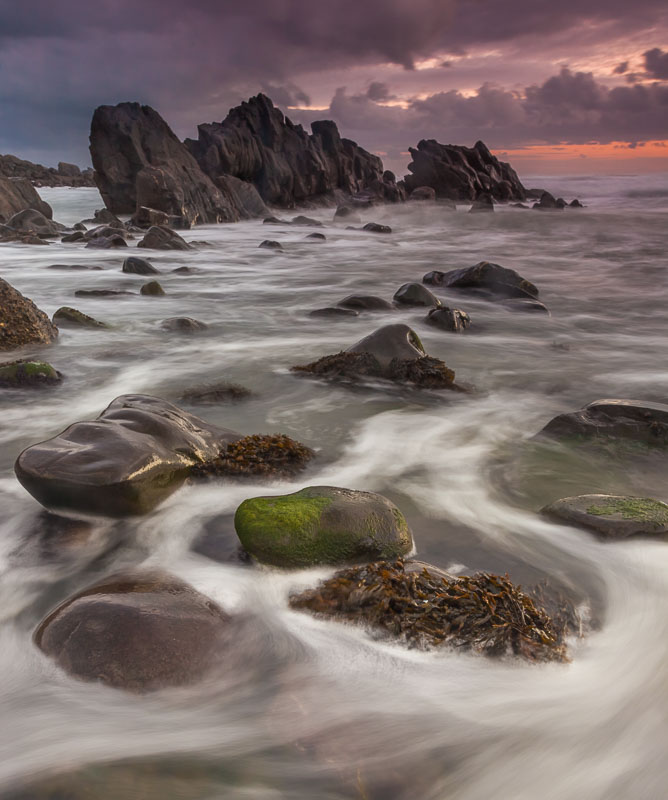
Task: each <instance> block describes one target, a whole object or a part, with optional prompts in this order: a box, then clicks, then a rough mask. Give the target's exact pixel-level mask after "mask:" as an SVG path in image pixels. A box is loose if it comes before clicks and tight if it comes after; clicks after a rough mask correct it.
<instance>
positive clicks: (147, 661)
mask: <svg viewBox="0 0 668 800" xmlns="http://www.w3.org/2000/svg"><path fill="white" fill-rule="evenodd" d="M229 633H230V618H229V616H228V615H227V614H226V613H225V612H224V611H223V610H222V609H221V608H220V607H219V606H218V605H217V604H216V603H214V602H213V600H211V599H209V598H208V597H206V596H205V595H203V594H201V593H200V592H198V591H196V590H195V589H194V588H193V587H192V586H190V585H189V584H187V583H184V582H183V581H182V580H180V579H179V578H177V577H175V576H174V575H170V574H168V573H165V572H159V571H157V570H154V571H139V570H137V571H135V572H124V573H118V574H115V575H111V576H109V577H107V578H104V579H103V580H101V581H99V582H98V583H95V584H93V585H92V586H89V587H88V588H87V589H84V590H83V591H81V592H78V593H77V594H75V595H73V596H72V597H70V598H68V599H67V600H65V602H63V603H61V604H60V605H59V606H58V607H57V608H56V609H54V610H53V611H52V612H51V613H50V614H48V615H47V616H46V617H45V618H44V619H43V620H42V622H41V623H40V624H39V626H38V628H37V630H36V631H35V634H34V641H35V644H36V645H37V647H39V649H40V650H41V651H42V652H43V653H45V654H46V655H47V656H49V657H50V658H52V659H53V660H54V661H55V662H56V663H57V664H58V666H59V667H61V669H63V670H64V671H65V672H67V673H68V674H69V675H71V676H73V677H75V678H78V679H80V680H84V681H92V682H99V683H103V684H105V685H107V686H111V687H114V688H117V689H125V690H127V691H131V692H146V691H154V690H157V689H164V688H167V687H174V686H186V685H189V684H192V683H195V682H197V681H199V680H201V679H202V678H204V677H205V676H206V675H207V673H209V672H211V671H212V670H213V669H214V668H215V667H216V666H217V665H218V664H219V663H220V660H221V659H222V658H224V656H225V652H226V649H227V647H226V646H227V645H228V644H229V641H228V637H229Z"/></svg>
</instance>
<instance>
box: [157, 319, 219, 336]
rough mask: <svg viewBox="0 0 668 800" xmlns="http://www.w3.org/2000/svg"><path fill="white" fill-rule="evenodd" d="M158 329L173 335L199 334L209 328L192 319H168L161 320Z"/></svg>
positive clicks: (203, 323)
mask: <svg viewBox="0 0 668 800" xmlns="http://www.w3.org/2000/svg"><path fill="white" fill-rule="evenodd" d="M160 327H161V328H162V329H163V330H165V331H171V332H173V333H199V332H200V331H205V330H206V329H207V328H208V327H209V326H208V325H207V324H206V323H205V322H200V321H199V320H198V319H193V318H192V317H169V319H163V321H162V322H161V323H160Z"/></svg>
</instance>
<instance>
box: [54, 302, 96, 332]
mask: <svg viewBox="0 0 668 800" xmlns="http://www.w3.org/2000/svg"><path fill="white" fill-rule="evenodd" d="M53 322H54V324H58V325H60V327H61V328H108V327H109V326H108V325H105V324H104V322H98V321H97V320H96V319H93V317H89V316H88V314H84V313H83V312H82V311H77V309H76V308H70V307H69V306H62V307H61V308H59V309H58V310H57V311H56V313H55V314H54V315H53Z"/></svg>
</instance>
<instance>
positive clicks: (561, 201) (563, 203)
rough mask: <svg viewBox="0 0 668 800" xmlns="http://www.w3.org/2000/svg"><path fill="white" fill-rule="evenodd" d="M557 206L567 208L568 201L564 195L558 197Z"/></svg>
mask: <svg viewBox="0 0 668 800" xmlns="http://www.w3.org/2000/svg"><path fill="white" fill-rule="evenodd" d="M557 208H566V201H565V200H564V198H563V197H557Z"/></svg>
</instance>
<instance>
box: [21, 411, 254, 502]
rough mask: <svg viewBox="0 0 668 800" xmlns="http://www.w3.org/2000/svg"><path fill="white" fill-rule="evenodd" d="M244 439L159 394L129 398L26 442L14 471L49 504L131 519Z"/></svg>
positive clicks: (39, 497)
mask: <svg viewBox="0 0 668 800" xmlns="http://www.w3.org/2000/svg"><path fill="white" fill-rule="evenodd" d="M239 438H241V434H237V433H234V432H233V431H229V430H224V429H221V428H218V427H216V426H214V425H210V424H209V423H207V422H204V421H203V420H201V419H199V418H198V417H195V416H193V415H192V414H189V413H187V412H186V411H183V410H181V409H180V408H177V407H176V406H174V405H172V404H171V403H168V402H166V401H165V400H161V399H159V398H157V397H150V396H147V395H123V396H121V397H118V398H116V400H114V401H113V402H112V403H111V404H110V405H109V406H108V408H107V409H105V411H103V412H102V414H101V415H100V416H99V417H98V418H97V419H96V420H89V421H85V422H76V423H74V424H73V425H70V427H69V428H67V429H66V430H64V431H63V432H62V433H60V434H59V435H58V436H55V437H54V438H53V439H48V440H47V441H45V442H41V443H39V444H35V445H32V446H31V447H28V448H27V449H26V450H24V451H23V452H22V453H21V454H20V455H19V457H18V459H17V461H16V464H15V467H14V469H15V472H16V476H17V478H18V479H19V481H20V483H21V484H22V485H23V486H24V487H25V488H26V489H27V490H28V491H29V492H30V494H32V495H33V497H35V498H36V499H37V500H38V501H39V502H40V503H42V505H44V506H45V507H46V508H49V509H54V510H58V509H62V510H71V511H75V512H80V513H88V514H98V515H102V516H108V517H126V516H133V515H137V514H145V513H147V512H148V511H151V510H152V509H153V508H155V507H156V506H157V505H158V504H159V503H161V502H162V501H163V500H164V499H165V498H166V497H168V496H169V495H170V494H172V493H173V492H174V491H176V489H178V488H179V486H181V484H182V483H183V481H184V480H185V479H186V477H187V476H188V474H189V473H190V472H191V471H192V468H193V467H194V466H195V465H197V464H202V463H204V462H206V461H210V460H212V459H214V458H215V457H216V456H217V455H218V452H219V451H220V448H221V447H222V446H223V445H225V444H227V443H229V442H233V441H236V440H237V439H239Z"/></svg>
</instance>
